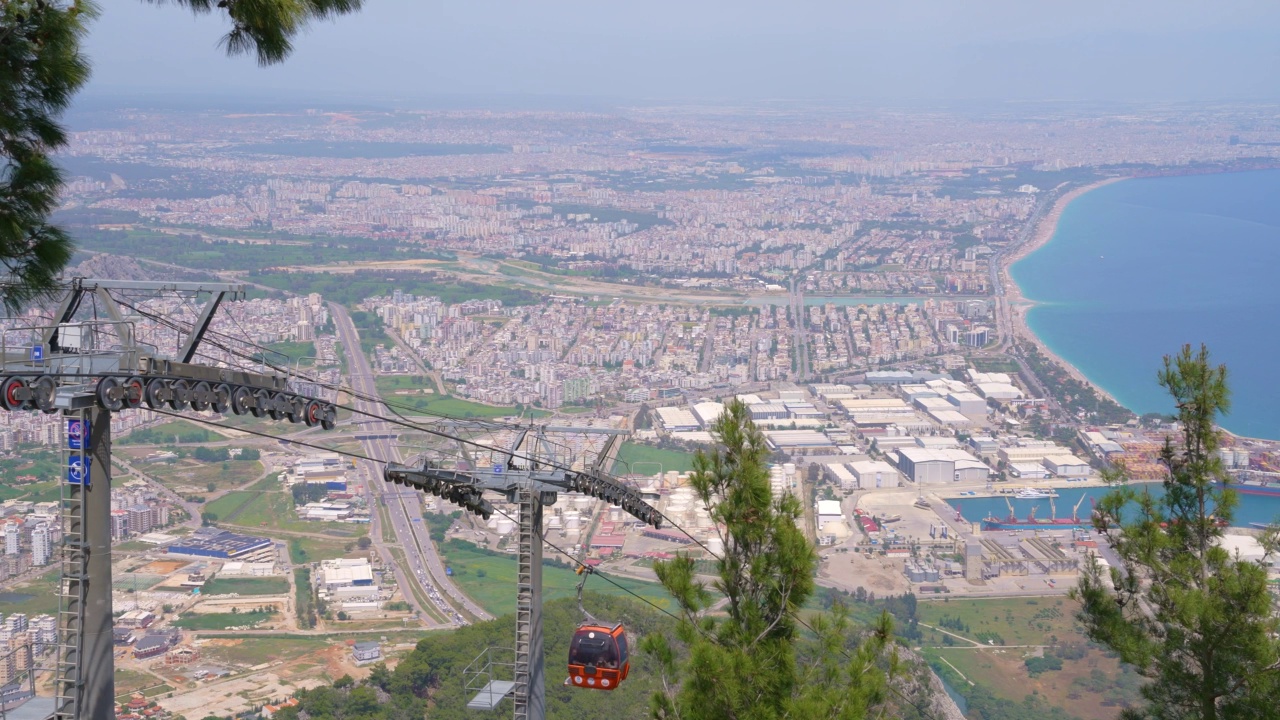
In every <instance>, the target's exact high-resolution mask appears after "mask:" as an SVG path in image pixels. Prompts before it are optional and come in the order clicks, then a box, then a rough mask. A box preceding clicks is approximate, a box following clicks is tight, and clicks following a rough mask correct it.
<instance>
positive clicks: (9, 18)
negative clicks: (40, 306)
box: [0, 0, 361, 312]
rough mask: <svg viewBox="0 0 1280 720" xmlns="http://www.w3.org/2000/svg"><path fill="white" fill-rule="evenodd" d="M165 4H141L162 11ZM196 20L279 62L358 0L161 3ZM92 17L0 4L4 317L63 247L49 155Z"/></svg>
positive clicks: (90, 6)
mask: <svg viewBox="0 0 1280 720" xmlns="http://www.w3.org/2000/svg"><path fill="white" fill-rule="evenodd" d="M165 1H166V0H150V2H153V3H156V4H162V3H164V2H165ZM170 1H171V2H173V3H174V4H176V5H180V6H183V7H186V8H188V9H190V10H191V11H192V12H195V13H197V14H208V13H212V12H221V13H226V17H227V19H228V20H229V21H230V23H231V30H230V31H229V32H228V33H227V34H226V36H225V37H224V38H223V46H224V47H225V48H226V50H227V52H228V53H229V54H232V55H237V54H243V53H250V52H252V53H255V54H256V55H257V59H258V63H259V64H261V65H269V64H272V63H276V62H280V61H281V60H283V59H284V58H285V57H286V56H288V54H289V52H290V51H291V50H292V49H293V45H292V42H291V41H292V38H293V37H294V36H295V35H297V34H298V33H299V32H300V31H301V30H302V29H303V28H305V27H306V25H307V24H308V23H309V22H311V21H313V20H320V19H327V18H332V17H335V16H337V15H342V14H346V13H350V12H354V11H356V10H358V9H359V8H360V5H361V0H170ZM97 14H98V9H97V6H96V5H95V4H94V3H93V2H91V0H72V1H70V2H66V1H65V0H3V2H0V264H3V265H4V268H5V270H7V271H8V275H9V277H8V278H6V279H4V283H3V287H2V288H0V301H2V302H3V304H4V306H5V309H6V310H8V311H10V312H13V311H16V310H17V309H19V308H20V307H21V306H23V305H25V304H26V303H28V302H30V301H32V300H35V299H38V298H41V297H44V296H47V295H48V294H49V293H51V292H52V291H53V290H54V289H55V288H56V284H57V280H58V274H59V273H60V272H61V271H62V269H63V267H65V266H66V264H67V261H68V260H70V259H71V253H72V249H73V245H72V242H71V239H70V238H69V237H68V236H67V234H66V232H64V231H63V230H62V229H60V228H58V227H55V226H54V225H52V224H50V222H49V216H50V214H51V213H52V212H53V210H54V209H55V208H56V207H57V203H58V194H59V192H60V190H61V188H62V173H61V171H59V169H58V167H57V166H56V165H55V164H54V162H53V160H52V159H51V156H52V155H53V154H54V153H55V152H57V150H58V149H59V148H61V147H63V146H64V145H65V144H66V141H67V136H66V132H65V131H64V130H63V128H62V126H61V125H59V123H58V119H59V117H60V116H61V115H62V112H63V111H64V110H66V108H67V106H68V105H69V104H70V102H71V98H72V97H73V96H74V95H75V93H76V91H77V90H79V89H80V87H81V86H83V85H84V83H85V81H86V80H88V78H89V61H88V58H86V57H85V55H84V53H83V52H82V51H81V47H80V43H81V41H82V40H83V39H84V36H85V34H86V32H87V30H88V22H89V21H90V20H91V19H93V18H94V17H96V16H97Z"/></svg>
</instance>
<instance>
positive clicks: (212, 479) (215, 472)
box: [142, 459, 263, 493]
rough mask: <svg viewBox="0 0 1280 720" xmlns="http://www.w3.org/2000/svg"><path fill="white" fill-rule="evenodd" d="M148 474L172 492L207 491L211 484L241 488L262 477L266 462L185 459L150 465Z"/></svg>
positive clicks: (218, 486)
mask: <svg viewBox="0 0 1280 720" xmlns="http://www.w3.org/2000/svg"><path fill="white" fill-rule="evenodd" d="M142 467H144V468H145V471H146V472H147V473H149V474H150V475H152V476H153V477H154V478H155V479H156V480H159V481H160V482H161V483H163V484H164V485H165V486H166V487H168V488H170V489H174V488H179V487H188V488H194V489H196V490H197V491H199V492H202V493H203V492H205V488H206V487H207V486H208V484H209V483H213V485H214V487H216V488H218V489H226V488H229V487H238V486H240V485H244V484H245V483H248V482H251V481H253V480H255V479H257V478H258V476H260V475H262V472H263V467H262V463H261V462H258V461H257V460H249V461H245V460H228V461H227V462H212V463H206V462H200V461H199V460H190V459H181V460H178V461H177V462H174V463H148V464H147V465H145V466H142Z"/></svg>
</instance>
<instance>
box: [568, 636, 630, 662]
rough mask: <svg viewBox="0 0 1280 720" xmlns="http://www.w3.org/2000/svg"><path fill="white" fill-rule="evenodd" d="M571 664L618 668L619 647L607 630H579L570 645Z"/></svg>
mask: <svg viewBox="0 0 1280 720" xmlns="http://www.w3.org/2000/svg"><path fill="white" fill-rule="evenodd" d="M569 664H570V665H584V666H587V665H590V666H594V667H600V668H616V667H618V665H619V663H618V647H617V645H616V644H615V643H614V640H613V637H612V636H610V635H609V634H608V633H606V632H602V631H600V630H579V631H578V634H576V635H574V637H573V643H572V644H571V645H570V646H569Z"/></svg>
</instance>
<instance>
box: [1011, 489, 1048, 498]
mask: <svg viewBox="0 0 1280 720" xmlns="http://www.w3.org/2000/svg"><path fill="white" fill-rule="evenodd" d="M1013 497H1014V499H1015V500H1044V499H1045V498H1056V497H1058V493H1057V491H1055V490H1054V489H1053V488H1049V489H1046V490H1041V489H1040V488H1022V489H1021V490H1019V491H1018V494H1017V495H1014V496H1013Z"/></svg>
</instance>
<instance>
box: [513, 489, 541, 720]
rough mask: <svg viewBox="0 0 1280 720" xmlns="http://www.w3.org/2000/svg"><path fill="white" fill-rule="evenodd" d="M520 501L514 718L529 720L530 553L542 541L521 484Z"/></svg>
mask: <svg viewBox="0 0 1280 720" xmlns="http://www.w3.org/2000/svg"><path fill="white" fill-rule="evenodd" d="M516 496H517V498H518V500H519V503H520V528H519V531H518V532H519V536H520V552H519V555H518V558H517V561H516V563H517V564H516V648H515V649H516V672H515V687H514V688H512V689H513V691H514V693H515V713H514V718H515V720H529V675H530V667H529V665H530V662H531V661H532V660H533V657H532V652H531V650H532V648H531V647H530V646H531V644H532V642H533V553H532V552H531V551H530V548H532V547H533V546H534V545H533V544H534V543H535V542H536V543H539V544H541V543H542V538H540V537H537V534H538V533H537V530H536V528H535V527H534V522H533V517H534V512H535V509H534V507H533V504H534V502H536V499H535V496H534V491H533V489H532V488H530V487H529V486H528V484H527V483H526V484H522V485H521V487H520V488H519V489H518V490H517V491H516Z"/></svg>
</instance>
